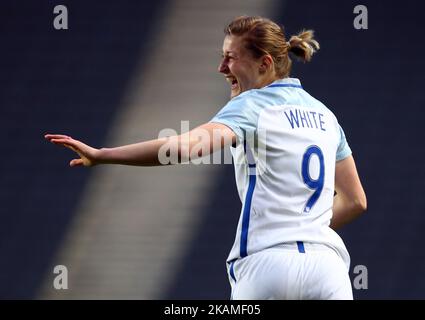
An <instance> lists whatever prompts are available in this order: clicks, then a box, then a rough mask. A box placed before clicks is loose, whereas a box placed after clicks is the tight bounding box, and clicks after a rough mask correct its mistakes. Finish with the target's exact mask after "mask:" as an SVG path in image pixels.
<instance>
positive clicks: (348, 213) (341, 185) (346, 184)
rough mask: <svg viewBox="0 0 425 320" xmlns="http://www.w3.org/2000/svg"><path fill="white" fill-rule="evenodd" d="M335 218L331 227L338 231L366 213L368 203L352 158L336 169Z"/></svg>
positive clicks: (339, 163) (341, 162)
mask: <svg viewBox="0 0 425 320" xmlns="http://www.w3.org/2000/svg"><path fill="white" fill-rule="evenodd" d="M335 191H336V192H337V194H336V196H335V197H334V204H333V208H332V209H333V216H332V220H331V225H330V227H331V228H332V229H338V228H340V227H342V226H343V225H345V224H347V223H349V222H351V221H352V220H354V219H355V218H357V217H358V216H359V215H360V214H361V213H363V212H364V211H366V208H367V201H366V195H365V192H364V190H363V187H362V184H361V182H360V178H359V176H358V174H357V169H356V164H355V162H354V159H353V157H352V156H349V157H347V158H345V159H344V160H341V161H338V162H337V163H336V167H335Z"/></svg>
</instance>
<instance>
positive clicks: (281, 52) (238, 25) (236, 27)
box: [224, 16, 320, 78]
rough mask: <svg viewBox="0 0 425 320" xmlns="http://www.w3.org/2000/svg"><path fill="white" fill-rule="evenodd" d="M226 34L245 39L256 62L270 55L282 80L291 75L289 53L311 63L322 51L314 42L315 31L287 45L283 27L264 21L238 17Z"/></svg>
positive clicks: (296, 37)
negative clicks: (318, 52) (313, 57)
mask: <svg viewBox="0 0 425 320" xmlns="http://www.w3.org/2000/svg"><path fill="white" fill-rule="evenodd" d="M224 33H225V34H226V35H235V36H241V37H243V38H244V42H245V47H246V49H248V50H249V51H250V52H251V53H252V54H253V56H254V58H261V57H262V56H264V55H266V54H269V55H270V56H271V57H272V59H273V63H274V67H275V71H276V75H277V76H278V77H279V78H285V77H288V76H289V73H290V71H291V66H292V61H291V59H290V57H289V54H288V53H289V52H291V53H293V54H294V55H295V56H296V57H297V58H298V60H301V61H303V62H308V61H310V60H311V57H312V55H313V54H314V53H315V52H316V51H317V50H319V48H320V46H319V43H318V42H317V41H316V40H314V31H313V30H302V31H301V32H300V33H299V34H297V35H293V36H291V38H290V39H289V41H286V39H285V34H284V31H283V27H282V28H281V27H280V26H279V25H277V24H276V23H274V22H273V21H271V20H269V19H267V18H263V17H249V16H240V17H237V18H235V19H234V20H233V21H232V22H230V24H229V25H228V26H227V27H226V28H225V29H224Z"/></svg>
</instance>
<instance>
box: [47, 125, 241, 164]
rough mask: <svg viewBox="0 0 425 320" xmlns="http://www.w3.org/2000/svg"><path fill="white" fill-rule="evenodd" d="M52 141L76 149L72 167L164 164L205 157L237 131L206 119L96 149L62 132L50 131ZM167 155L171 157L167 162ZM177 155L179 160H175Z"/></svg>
mask: <svg viewBox="0 0 425 320" xmlns="http://www.w3.org/2000/svg"><path fill="white" fill-rule="evenodd" d="M45 138H46V139H47V140H49V141H50V142H52V143H54V144H57V145H62V146H65V147H67V148H69V149H71V150H73V151H75V152H76V153H77V154H78V155H79V158H77V159H73V160H71V161H70V163H69V165H70V166H71V167H75V166H87V167H90V166H94V165H97V164H123V165H132V166H160V165H164V164H176V163H181V162H187V161H189V160H193V159H196V158H200V157H204V156H207V155H209V154H210V153H213V152H215V151H217V150H221V149H222V148H224V147H225V146H227V145H230V144H233V143H235V142H236V135H235V134H234V133H233V131H232V130H231V129H229V128H228V127H227V126H225V125H223V124H220V123H205V124H203V125H201V126H199V127H197V128H195V129H193V130H191V131H189V132H187V133H184V134H182V135H179V136H171V137H166V138H161V139H155V140H150V141H145V142H139V143H134V144H129V145H125V146H121V147H116V148H101V149H96V148H93V147H90V146H88V145H86V144H84V143H83V142H81V141H78V140H75V139H73V138H71V137H69V136H66V135H61V134H46V135H45ZM167 159H168V160H170V159H171V161H168V162H167ZM173 159H175V161H173Z"/></svg>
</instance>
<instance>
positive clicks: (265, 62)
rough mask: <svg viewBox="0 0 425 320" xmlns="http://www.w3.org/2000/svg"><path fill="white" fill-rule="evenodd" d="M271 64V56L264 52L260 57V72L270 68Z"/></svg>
mask: <svg viewBox="0 0 425 320" xmlns="http://www.w3.org/2000/svg"><path fill="white" fill-rule="evenodd" d="M272 65H273V58H272V57H271V56H270V55H269V54H265V55H264V56H262V57H261V64H260V68H259V69H260V73H265V72H267V70H270V69H271V67H272Z"/></svg>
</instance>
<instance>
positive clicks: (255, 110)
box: [211, 78, 351, 268]
mask: <svg viewBox="0 0 425 320" xmlns="http://www.w3.org/2000/svg"><path fill="white" fill-rule="evenodd" d="M211 122H218V123H222V124H224V125H227V126H228V127H230V128H231V129H232V130H233V131H234V132H235V134H236V135H237V137H238V144H237V146H236V148H232V150H231V151H232V155H233V160H234V165H235V175H236V184H237V188H238V192H239V196H240V199H241V201H242V210H241V215H240V219H239V223H238V227H237V232H236V239H235V242H234V245H233V248H232V250H231V252H230V255H229V257H228V261H232V260H235V259H238V258H243V257H245V256H247V255H249V254H253V253H255V252H258V251H260V250H263V249H266V248H271V247H275V246H278V245H280V244H284V243H288V242H296V241H305V242H312V243H323V244H326V245H328V246H329V247H331V248H333V249H334V250H335V251H336V252H337V253H338V254H339V255H340V256H341V258H343V260H344V261H345V263H346V265H347V268H348V267H349V263H350V258H349V255H348V252H347V250H346V248H345V245H344V243H343V241H342V240H341V238H340V237H339V236H338V234H337V233H336V232H335V231H333V230H332V229H331V228H330V227H329V224H330V220H331V218H332V205H333V197H334V178H335V163H336V161H339V160H342V159H344V158H346V157H348V156H349V155H350V154H351V150H350V147H349V146H348V144H347V142H346V139H345V135H344V132H343V130H342V128H341V127H340V125H339V124H338V121H337V119H336V117H335V115H334V114H333V113H332V112H331V111H330V110H329V109H328V108H327V107H326V106H325V105H323V104H322V103H321V102H320V101H318V100H316V99H315V98H313V97H312V96H310V95H309V94H308V93H307V92H306V91H305V90H304V89H303V88H302V87H301V84H300V82H299V80H298V79H294V78H285V79H280V80H277V81H275V82H273V83H272V84H271V85H269V86H267V87H264V88H261V89H253V90H249V91H246V92H244V93H242V94H240V95H239V96H237V97H235V98H233V99H231V100H230V101H229V102H228V103H227V104H226V105H225V106H224V107H223V109H221V110H220V111H219V113H218V114H217V115H216V116H215V117H214V118H213V119H212V120H211Z"/></svg>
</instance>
